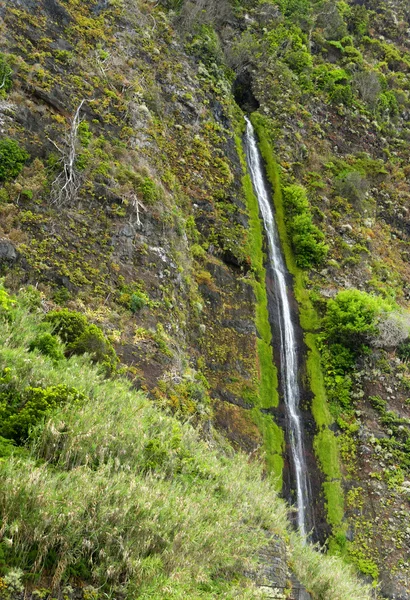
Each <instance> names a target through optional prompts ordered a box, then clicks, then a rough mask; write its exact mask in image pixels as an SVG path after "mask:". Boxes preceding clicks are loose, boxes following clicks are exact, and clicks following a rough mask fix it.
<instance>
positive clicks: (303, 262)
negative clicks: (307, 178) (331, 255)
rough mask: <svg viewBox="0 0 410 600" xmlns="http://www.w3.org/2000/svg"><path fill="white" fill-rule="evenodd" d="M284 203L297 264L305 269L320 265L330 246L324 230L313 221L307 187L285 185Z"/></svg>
mask: <svg viewBox="0 0 410 600" xmlns="http://www.w3.org/2000/svg"><path fill="white" fill-rule="evenodd" d="M283 204H284V209H285V218H286V225H287V229H288V232H289V237H290V240H291V243H292V247H293V250H294V253H295V259H296V264H297V265H298V266H299V267H302V268H303V269H309V268H312V267H314V266H317V265H319V264H320V263H322V262H323V260H324V259H325V257H326V255H327V252H328V246H327V245H326V244H325V242H324V238H325V236H324V234H323V232H321V231H320V229H319V228H318V227H317V226H316V225H315V224H314V223H313V219H312V213H311V210H310V204H309V200H308V198H307V195H306V191H305V189H304V188H303V187H302V186H300V185H289V186H287V187H285V188H284V189H283Z"/></svg>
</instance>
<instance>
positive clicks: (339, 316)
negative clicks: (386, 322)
mask: <svg viewBox="0 0 410 600" xmlns="http://www.w3.org/2000/svg"><path fill="white" fill-rule="evenodd" d="M390 309H391V307H390V305H388V304H387V303H386V302H385V301H383V300H382V299H381V298H378V297H377V296H372V295H371V294H367V293H366V292H361V291H359V290H356V289H352V290H343V291H341V292H339V293H338V294H337V296H336V297H335V298H333V299H330V300H329V302H328V304H327V311H326V315H325V318H324V321H323V324H324V329H325V332H326V336H327V338H328V339H329V340H330V341H331V342H336V343H340V344H343V345H344V346H346V347H347V348H350V349H353V350H358V349H360V347H361V346H362V345H363V344H365V343H368V342H369V341H370V339H371V338H372V336H374V335H376V334H377V323H376V316H377V315H378V314H379V313H380V312H381V311H383V310H386V311H388V310H390Z"/></svg>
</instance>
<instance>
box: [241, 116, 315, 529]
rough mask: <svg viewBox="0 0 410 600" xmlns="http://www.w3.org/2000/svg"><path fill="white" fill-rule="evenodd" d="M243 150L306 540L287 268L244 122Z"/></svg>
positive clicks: (306, 505)
mask: <svg viewBox="0 0 410 600" xmlns="http://www.w3.org/2000/svg"><path fill="white" fill-rule="evenodd" d="M245 119H246V124H247V129H246V137H245V148H246V157H247V163H248V168H249V171H250V174H251V179H252V183H253V186H254V189H255V193H256V196H257V198H258V204H259V209H260V211H261V214H262V218H263V222H264V225H265V231H266V236H267V239H268V246H269V260H270V264H271V267H272V271H273V275H274V280H275V284H276V285H275V288H276V290H275V291H276V295H277V301H278V307H279V333H280V369H281V381H282V387H283V390H282V392H283V398H284V402H285V407H286V415H287V422H288V428H289V441H290V446H291V451H292V459H293V466H294V471H295V485H296V506H297V524H298V528H299V531H300V532H301V534H302V535H303V536H304V537H305V536H306V532H307V529H308V527H309V523H308V514H309V484H308V477H307V466H306V460H305V451H304V447H303V432H302V419H301V415H300V411H299V400H300V388H299V383H298V356H297V348H296V336H295V329H294V326H293V323H292V319H291V312H290V305H289V300H288V295H287V289H286V279H285V276H286V268H285V262H284V259H283V256H282V252H281V247H280V240H279V234H278V230H277V227H276V222H275V219H274V215H273V211H272V207H271V203H270V201H269V192H268V189H267V186H266V183H265V178H264V173H263V168H262V159H261V156H260V153H259V150H258V146H257V143H256V138H255V134H254V130H253V127H252V124H251V122H250V121H249V119H248V118H246V117H245Z"/></svg>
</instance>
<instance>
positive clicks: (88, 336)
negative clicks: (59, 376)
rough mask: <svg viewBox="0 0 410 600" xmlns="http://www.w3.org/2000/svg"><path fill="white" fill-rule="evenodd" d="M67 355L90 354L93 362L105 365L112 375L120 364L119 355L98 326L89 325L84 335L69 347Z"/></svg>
mask: <svg viewBox="0 0 410 600" xmlns="http://www.w3.org/2000/svg"><path fill="white" fill-rule="evenodd" d="M67 353H68V354H69V355H72V354H85V353H87V354H89V355H90V356H91V359H92V361H93V362H98V363H101V364H102V365H103V367H104V368H105V369H106V371H107V372H108V373H112V372H113V371H114V370H115V367H116V365H117V363H118V357H117V354H116V352H115V350H114V348H113V346H112V344H111V343H110V341H109V340H108V339H107V338H106V337H105V335H104V334H103V332H102V331H101V329H100V328H99V327H97V325H92V324H91V325H88V326H87V327H86V328H85V330H84V331H83V333H82V334H81V335H80V336H79V337H78V338H77V339H76V340H75V341H73V342H72V343H70V344H68V345H67Z"/></svg>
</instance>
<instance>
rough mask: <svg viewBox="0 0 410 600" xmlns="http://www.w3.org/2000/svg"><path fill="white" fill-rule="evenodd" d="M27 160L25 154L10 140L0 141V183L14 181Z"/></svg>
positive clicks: (27, 156)
mask: <svg viewBox="0 0 410 600" xmlns="http://www.w3.org/2000/svg"><path fill="white" fill-rule="evenodd" d="M28 158H29V155H28V154H27V152H26V151H25V150H24V149H23V148H20V146H19V145H18V143H17V142H16V141H14V140H11V139H10V138H5V139H3V140H0V181H7V180H9V179H14V178H15V177H17V175H19V174H20V172H21V170H22V169H23V166H24V163H25V162H26V160H27V159H28Z"/></svg>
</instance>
